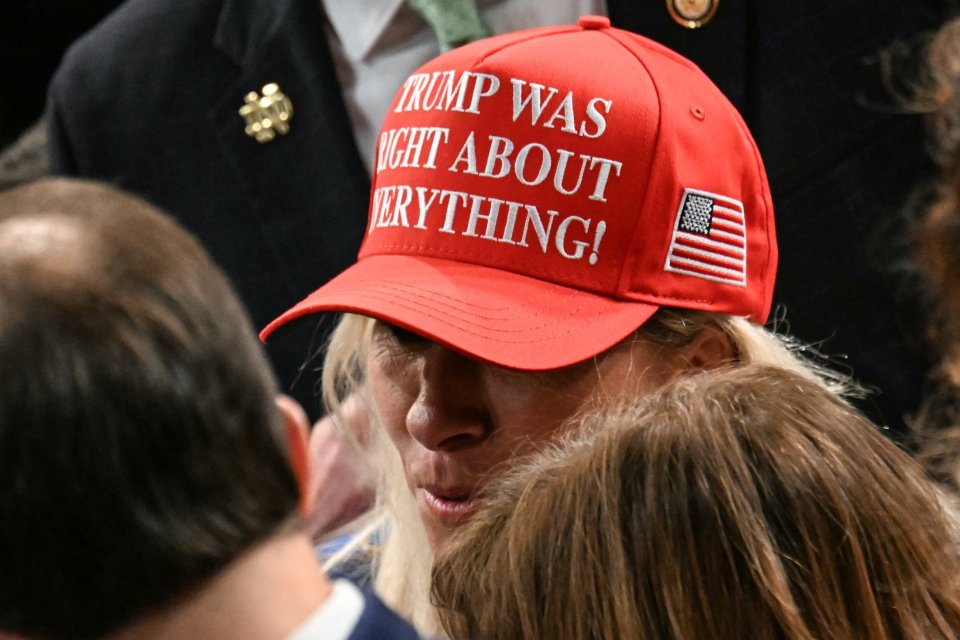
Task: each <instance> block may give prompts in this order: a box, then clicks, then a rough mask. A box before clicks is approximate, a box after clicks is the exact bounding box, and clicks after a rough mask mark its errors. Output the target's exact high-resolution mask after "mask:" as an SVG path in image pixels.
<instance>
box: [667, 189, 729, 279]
mask: <svg viewBox="0 0 960 640" xmlns="http://www.w3.org/2000/svg"><path fill="white" fill-rule="evenodd" d="M746 229H747V228H746V221H745V219H744V216H743V203H742V202H740V201H739V200H734V199H733V198H728V197H726V196H721V195H717V194H715V193H708V192H706V191H699V190H697V189H684V191H683V200H681V202H680V208H679V209H678V210H677V222H676V224H675V225H674V228H673V239H672V240H671V241H670V250H669V252H667V262H666V264H665V265H664V270H665V271H671V272H673V273H682V274H685V275H688V276H694V277H697V278H703V279H705V280H713V281H715V282H723V283H726V284H733V285H737V286H740V287H746V286H747V233H746Z"/></svg>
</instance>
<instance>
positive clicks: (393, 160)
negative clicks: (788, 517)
mask: <svg viewBox="0 0 960 640" xmlns="http://www.w3.org/2000/svg"><path fill="white" fill-rule="evenodd" d="M776 263H777V248H776V240H775V234H774V223H773V207H772V203H771V197H770V189H769V185H768V184H767V179H766V174H765V171H764V168H763V164H762V162H761V160H760V156H759V153H758V151H757V148H756V145H755V143H754V141H753V139H752V137H751V136H750V133H749V131H748V130H747V128H746V126H745V125H744V123H743V120H742V119H741V118H740V115H739V114H738V113H737V112H736V110H735V109H734V108H733V107H732V106H731V105H730V103H729V102H728V101H727V100H726V99H725V98H724V97H723V96H722V95H721V93H720V92H719V90H718V89H717V88H716V87H715V86H714V85H713V84H712V83H711V82H710V81H709V80H708V79H707V78H706V76H704V74H703V73H702V72H701V71H700V70H699V69H697V68H696V67H695V66H694V65H693V64H691V63H690V62H689V61H687V60H685V59H683V58H681V57H680V56H678V55H677V54H675V53H674V52H672V51H670V50H668V49H665V48H664V47H662V46H660V45H658V44H656V43H654V42H651V41H650V40H647V39H645V38H643V37H640V36H637V35H635V34H631V33H627V32H625V31H620V30H617V29H612V28H610V26H609V22H608V21H606V19H605V18H599V17H594V16H587V17H585V18H583V19H581V21H580V23H579V24H578V25H576V26H564V27H549V28H543V29H535V30H530V31H522V32H517V33H513V34H507V35H504V36H498V37H495V38H490V39H488V40H483V41H480V42H476V43H473V44H470V45H467V46H464V47H461V48H458V49H455V50H454V51H451V52H449V53H447V54H445V55H443V56H441V57H439V58H437V59H436V60H434V61H433V62H431V63H428V64H427V65H426V66H424V67H422V68H421V69H420V70H419V71H418V72H416V73H415V74H413V75H412V76H411V77H410V78H409V79H408V80H407V82H406V83H405V84H404V86H403V88H402V89H401V90H400V92H399V93H398V94H397V97H396V99H395V101H394V104H393V106H392V107H391V110H390V114H389V116H388V117H387V120H386V121H385V122H384V124H383V128H382V132H381V135H380V138H379V143H378V150H377V167H376V170H375V172H374V185H373V191H372V199H371V208H370V216H369V221H368V225H367V232H366V237H365V240H364V244H363V247H362V249H361V251H360V255H359V258H358V262H357V263H356V264H355V265H354V266H352V267H351V268H350V269H348V270H347V271H346V272H344V273H343V274H341V275H340V276H338V277H337V278H336V279H334V280H333V281H331V282H330V283H328V284H327V285H325V286H324V287H322V288H321V289H319V290H318V291H316V292H315V293H313V294H312V295H311V296H309V297H308V298H307V299H305V300H304V301H302V302H301V303H299V304H298V305H296V306H295V307H293V308H292V309H290V310H289V311H288V312H286V313H285V314H283V315H282V316H281V317H280V318H278V319H277V320H275V321H274V322H273V323H271V325H270V326H268V327H267V328H266V329H265V330H264V332H263V333H262V336H263V337H264V338H266V337H268V336H269V335H271V334H272V333H273V332H274V331H275V330H277V329H278V328H280V327H281V326H283V325H285V324H287V323H289V322H293V321H295V320H297V319H299V318H302V317H309V316H311V315H313V314H316V313H321V312H329V311H339V312H347V315H346V316H345V317H344V318H343V320H342V322H341V323H340V325H339V327H338V328H337V330H336V331H335V333H334V334H333V336H332V338H331V341H330V345H329V350H328V356H327V362H326V364H325V366H324V378H325V379H324V387H325V394H326V396H327V401H328V403H329V404H330V406H331V407H332V408H333V409H334V410H336V409H337V407H338V405H339V403H340V402H341V401H342V400H344V399H346V398H350V399H351V402H350V404H349V405H348V406H349V407H351V408H355V407H357V406H358V404H359V403H357V402H356V400H358V399H359V400H362V401H363V404H364V405H365V406H366V407H367V411H368V413H369V418H370V428H369V435H368V440H369V441H368V442H367V443H366V445H367V447H368V449H369V450H370V463H371V469H372V470H373V471H374V472H375V474H376V476H377V478H378V483H377V484H378V491H377V506H376V508H375V509H374V510H373V511H372V512H371V513H370V514H369V515H368V517H367V519H366V520H365V522H366V523H367V529H366V530H365V532H363V533H361V534H360V535H357V536H356V537H355V539H354V542H353V544H351V545H349V546H348V547H347V548H346V549H345V550H344V551H343V552H342V554H340V555H339V556H336V557H334V558H333V559H332V560H331V562H332V564H333V565H337V566H334V567H332V568H333V569H334V570H342V571H344V572H347V573H352V572H353V570H355V569H357V568H358V567H357V566H356V565H357V564H358V563H357V559H358V557H359V564H360V565H361V566H360V567H359V569H360V572H361V573H363V572H364V571H366V572H370V570H371V567H372V577H373V580H374V583H375V585H376V588H377V590H378V592H379V593H380V594H381V595H382V596H383V597H384V598H385V599H386V600H387V601H388V602H389V603H390V604H391V605H392V606H393V607H395V608H396V609H397V610H398V611H400V612H401V613H403V614H405V615H406V616H408V617H409V618H411V619H412V620H413V621H414V622H415V623H416V624H417V625H418V627H419V628H420V629H421V630H423V631H425V632H431V631H435V630H437V628H438V627H437V619H436V612H435V610H434V609H433V607H432V605H431V604H430V602H429V575H430V567H431V563H432V559H433V553H434V552H435V551H437V550H440V549H442V548H443V547H444V546H445V545H446V544H447V542H448V539H449V537H450V535H451V533H452V532H454V531H455V530H457V529H458V528H459V527H461V526H462V525H463V524H464V523H465V522H468V521H469V520H470V518H471V516H472V515H473V513H474V512H475V510H476V508H477V506H478V504H479V502H478V496H479V494H480V492H481V490H482V489H483V487H484V486H485V485H486V483H487V482H488V481H489V480H490V479H491V478H493V477H495V476H496V475H497V474H498V473H499V472H500V471H501V470H502V469H503V468H504V467H505V466H509V464H510V462H511V461H512V460H514V459H515V458H516V457H518V456H520V455H524V454H526V453H530V452H532V451H536V450H538V449H540V448H542V447H544V446H545V445H546V444H547V443H549V442H551V441H552V440H553V439H554V438H556V437H557V436H558V435H559V434H560V433H562V432H563V427H562V425H564V424H566V423H567V422H568V420H569V419H570V418H571V417H572V416H575V415H577V414H579V413H581V412H583V411H585V410H589V409H593V408H595V407H597V406H604V405H607V404H609V403H612V402H617V401H620V400H622V399H630V398H635V397H639V396H643V395H646V394H648V393H650V392H651V391H653V390H655V389H657V388H658V387H660V386H662V385H663V384H665V383H667V382H668V381H670V380H672V379H673V378H675V377H677V376H681V375H683V374H685V373H688V372H694V371H700V370H703V369H709V368H713V367H716V366H719V365H722V364H725V363H729V362H764V363H768V364H775V365H778V366H782V367H785V368H789V369H792V370H795V371H797V372H798V373H799V374H800V375H802V376H805V377H807V378H808V379H811V380H816V381H818V384H826V382H822V381H823V380H824V378H823V377H822V376H821V373H820V372H818V371H816V370H815V369H814V368H812V367H810V366H808V365H806V364H804V362H803V361H801V360H800V359H799V358H797V357H796V356H795V355H794V354H793V353H792V352H791V351H790V349H788V348H787V347H786V346H785V344H784V342H782V341H781V340H780V339H779V338H777V337H776V336H775V335H773V334H772V333H770V332H768V331H766V330H765V329H763V328H762V326H761V325H762V323H763V322H765V321H766V320H767V317H768V314H769V311H770V305H771V297H772V291H773V284H774V277H775V272H776Z"/></svg>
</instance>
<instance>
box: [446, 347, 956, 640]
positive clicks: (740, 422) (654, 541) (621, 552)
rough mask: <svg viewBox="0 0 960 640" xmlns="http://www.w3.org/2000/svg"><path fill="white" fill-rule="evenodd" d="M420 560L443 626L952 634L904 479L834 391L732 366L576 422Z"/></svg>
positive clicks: (684, 634) (680, 633)
mask: <svg viewBox="0 0 960 640" xmlns="http://www.w3.org/2000/svg"><path fill="white" fill-rule="evenodd" d="M578 433H579V435H577V436H575V438H576V439H575V440H571V441H568V442H565V443H562V445H560V446H557V447H554V448H552V449H550V450H548V451H546V452H545V453H542V454H540V455H539V456H537V457H535V458H533V459H532V461H530V462H528V463H526V464H524V465H523V466H521V467H519V468H518V469H517V470H515V471H514V472H512V473H511V474H509V475H508V476H507V477H506V478H505V479H503V480H502V481H501V482H499V483H497V484H495V485H492V487H491V490H490V494H489V496H488V503H487V504H486V505H485V507H484V508H483V509H482V510H481V511H480V513H478V515H477V516H476V517H475V518H474V519H473V521H472V522H471V523H469V524H468V525H467V526H465V527H464V528H463V530H462V531H461V532H459V533H458V535H457V536H456V537H455V539H454V540H453V542H452V543H451V544H450V545H449V546H448V548H447V549H445V550H444V552H443V553H442V554H441V555H440V557H438V559H437V562H436V564H435V566H434V571H433V581H434V582H433V597H434V601H435V604H436V605H437V607H438V609H439V610H440V615H441V619H442V621H443V624H444V627H445V629H446V630H447V632H449V633H450V635H451V636H453V637H471V638H485V639H498V640H499V639H512V638H565V639H572V640H579V639H587V638H618V637H619V638H712V639H728V638H729V639H731V640H732V639H734V638H736V639H739V638H744V637H751V638H771V639H772V638H784V639H800V638H804V639H813V638H871V639H884V638H916V639H917V640H919V639H921V638H922V639H924V640H927V639H931V638H955V637H956V634H957V630H958V629H960V589H958V577H960V559H958V551H957V548H956V546H955V544H954V539H953V536H952V532H951V530H950V528H949V525H948V521H947V519H946V517H945V515H944V514H943V512H942V510H941V508H940V505H939V502H938V498H937V494H936V491H935V489H934V487H933V486H932V484H931V483H930V482H929V481H928V480H927V479H926V477H925V476H924V475H923V473H922V471H921V470H920V469H919V467H917V466H916V465H915V464H914V463H913V462H912V461H911V460H910V459H909V458H908V457H907V456H906V455H905V454H904V453H902V452H901V451H900V450H898V449H897V448H896V447H895V446H894V445H893V444H891V443H890V442H889V441H888V440H887V439H886V438H885V437H884V436H883V435H882V434H881V433H879V432H878V430H877V429H876V428H875V427H874V426H873V425H871V424H870V423H868V422H867V421H866V420H865V419H864V418H862V417H861V416H860V415H859V414H858V413H856V412H855V410H854V409H852V408H850V407H849V406H848V405H847V404H846V403H845V402H844V401H842V400H840V399H838V398H837V396H836V395H834V394H832V393H830V392H829V391H827V390H825V389H824V387H823V386H822V385H820V384H817V383H816V382H811V381H810V380H809V379H806V378H805V377H803V376H800V375H797V374H796V373H792V372H788V371H784V370H782V369H778V368H773V367H762V366H748V365H744V366H738V367H734V368H728V369H723V370H720V371H714V372H708V373H704V374H699V375H695V376H687V377H684V378H680V379H678V381H676V382H675V383H673V384H671V385H669V386H668V387H667V388H666V389H664V390H663V391H661V392H658V393H656V394H654V395H653V396H651V397H649V398H647V399H646V400H644V401H641V402H640V403H638V404H632V405H629V406H624V407H620V408H617V409H615V410H612V411H607V412H604V413H602V414H595V415H593V416H589V417H587V418H586V419H585V423H584V425H583V427H582V429H580V430H579V431H578Z"/></svg>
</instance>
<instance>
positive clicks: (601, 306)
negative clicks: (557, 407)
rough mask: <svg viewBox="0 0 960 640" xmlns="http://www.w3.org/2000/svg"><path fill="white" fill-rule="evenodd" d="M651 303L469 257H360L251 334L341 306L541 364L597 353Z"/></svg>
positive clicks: (479, 352) (462, 346) (490, 357)
mask: <svg viewBox="0 0 960 640" xmlns="http://www.w3.org/2000/svg"><path fill="white" fill-rule="evenodd" d="M657 309H658V307H657V306H656V305H651V304H646V303H642V302H631V301H621V300H615V299H612V298H609V297H607V296H602V295H599V294H594V293H589V292H585V291H580V290H577V289H571V288H568V287H563V286H559V285H555V284H551V283H547V282H544V281H543V280H538V279H534V278H530V277H527V276H523V275H519V274H515V273H511V272H508V271H502V270H499V269H491V268H488V267H483V266H478V265H473V264H465V263H462V262H454V261H449V260H442V259H437V258H425V257H410V256H390V255H384V256H368V257H365V258H364V259H363V260H361V261H359V262H357V263H356V264H354V265H353V266H351V267H350V268H349V269H347V270H346V271H344V272H343V273H341V274H340V275H339V276H337V277H336V278H334V279H333V280H331V281H330V282H328V283H327V284H326V285H324V286H323V287H321V288H320V289H318V290H317V291H315V292H314V293H312V294H311V295H310V296H308V297H307V298H306V299H304V300H303V301H302V302H300V303H299V304H297V305H296V306H294V307H293V308H291V309H290V310H288V311H287V312H285V313H284V314H283V315H281V316H280V317H279V318H277V319H276V320H274V321H273V322H271V323H270V324H269V325H267V327H266V328H264V329H263V331H262V332H261V333H260V338H261V339H262V340H264V341H266V340H267V338H269V337H270V335H271V334H273V333H274V332H275V331H276V330H277V329H279V328H280V327H282V326H284V325H286V324H288V323H290V322H293V321H294V320H297V319H298V318H302V317H304V316H307V315H311V314H315V313H321V312H327V311H343V312H349V313H358V314H361V315H365V316H370V317H373V318H376V319H378V320H382V321H384V322H388V323H390V324H394V325H396V326H399V327H402V328H404V329H408V330H410V331H413V332H415V333H418V334H420V335H422V336H424V337H426V338H428V339H429V340H432V341H434V342H437V343H439V344H442V345H444V346H447V347H449V348H451V349H454V350H455V351H458V352H461V353H464V354H466V355H468V356H470V357H473V358H476V359H478V360H482V361H484V362H487V363H490V364H494V365H497V366H500V367H506V368H510V369H519V370H525V371H543V370H548V369H557V368H560V367H565V366H569V365H572V364H576V363H578V362H582V361H584V360H587V359H588V358H591V357H593V356H595V355H597V354H599V353H602V352H603V351H606V350H607V349H609V348H610V347H612V346H614V345H615V344H617V343H618V342H620V341H621V340H623V339H624V338H625V337H627V336H628V335H630V333H631V332H632V331H634V330H635V329H636V328H637V327H639V326H640V325H642V324H643V323H644V322H646V321H647V320H648V319H649V318H650V316H652V315H653V314H654V312H656V310H657Z"/></svg>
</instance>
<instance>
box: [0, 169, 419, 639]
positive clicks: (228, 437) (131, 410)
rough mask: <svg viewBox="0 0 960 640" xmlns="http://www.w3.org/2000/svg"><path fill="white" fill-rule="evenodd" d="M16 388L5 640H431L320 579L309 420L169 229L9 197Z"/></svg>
mask: <svg viewBox="0 0 960 640" xmlns="http://www.w3.org/2000/svg"><path fill="white" fill-rule="evenodd" d="M0 368H2V369H3V375H0V398H2V401H0V485H2V486H3V487H4V490H3V491H2V492H0V522H3V526H2V527H0V575H2V576H3V579H2V580H0V636H4V637H6V634H14V635H16V636H17V637H24V638H34V637H36V638H77V639H80V640H83V639H87V638H101V637H104V636H106V635H110V636H111V637H129V638H140V639H146V640H150V639H152V638H172V637H176V638H247V639H250V640H279V639H280V638H287V639H288V640H311V639H314V638H324V639H330V640H347V639H357V640H360V639H371V640H373V639H377V640H379V639H380V638H396V639H399V640H408V639H409V640H412V639H414V638H416V637H417V634H416V633H415V632H414V631H413V630H412V629H411V628H410V627H409V626H408V625H406V624H405V623H404V622H402V621H401V620H400V619H399V618H397V617H396V616H395V615H394V614H393V613H391V612H390V611H389V610H388V609H387V608H386V607H385V606H384V605H383V604H382V603H380V602H379V601H377V600H376V598H374V597H373V596H372V595H369V594H367V595H365V594H363V593H361V592H360V591H359V590H358V588H357V587H355V586H353V585H351V584H350V583H347V582H343V581H334V582H331V581H330V580H329V579H328V578H327V577H326V576H325V575H324V573H323V571H322V570H321V569H320V567H319V566H318V564H317V562H316V559H315V557H314V554H313V547H312V542H311V540H310V538H309V536H308V535H307V533H306V530H305V527H304V525H303V521H302V517H301V516H302V514H305V513H306V512H307V511H308V510H309V508H310V505H309V499H308V498H306V497H305V496H306V493H305V491H304V489H305V487H306V479H307V453H306V451H307V448H306V437H307V436H306V432H307V419H306V416H305V415H304V413H303V410H302V409H300V408H299V406H298V405H297V404H296V403H295V402H294V401H293V400H291V399H289V398H286V397H284V398H280V399H278V397H277V388H276V383H275V381H274V379H273V376H272V373H271V371H270V367H269V365H268V364H267V361H266V358H265V357H264V355H263V350H262V346H261V345H260V344H259V343H258V342H257V340H256V337H255V334H254V333H253V329H252V327H251V326H250V322H249V320H248V319H247V317H246V314H245V313H244V311H243V308H242V306H241V304H240V303H239V301H238V300H237V299H236V296H235V295H234V293H233V290H232V289H231V287H230V285H229V283H228V281H227V279H226V277H225V276H224V275H223V273H222V272H220V270H219V269H218V268H217V267H216V266H214V264H213V263H212V262H211V261H210V259H209V258H208V256H207V255H206V254H205V253H204V251H203V249H202V248H201V247H200V245H199V243H198V242H197V241H196V239H195V238H193V237H192V236H190V235H189V234H188V233H186V232H184V231H183V229H181V228H180V227H179V226H178V225H176V224H175V223H174V222H173V221H172V220H171V219H169V218H168V217H167V216H165V215H163V214H161V213H160V212H158V211H157V210H155V209H153V208H152V207H151V206H149V205H147V204H146V203H145V202H143V201H141V200H139V199H136V198H133V197H130V196H128V195H126V194H123V193H120V192H118V191H116V190H115V189H113V188H107V187H104V186H100V185H96V184H93V183H86V182H76V181H65V180H48V181H43V182H39V183H35V184H31V185H28V186H24V187H18V188H15V189H13V190H11V191H8V192H6V193H4V194H2V195H0ZM113 634H116V635H113Z"/></svg>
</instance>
